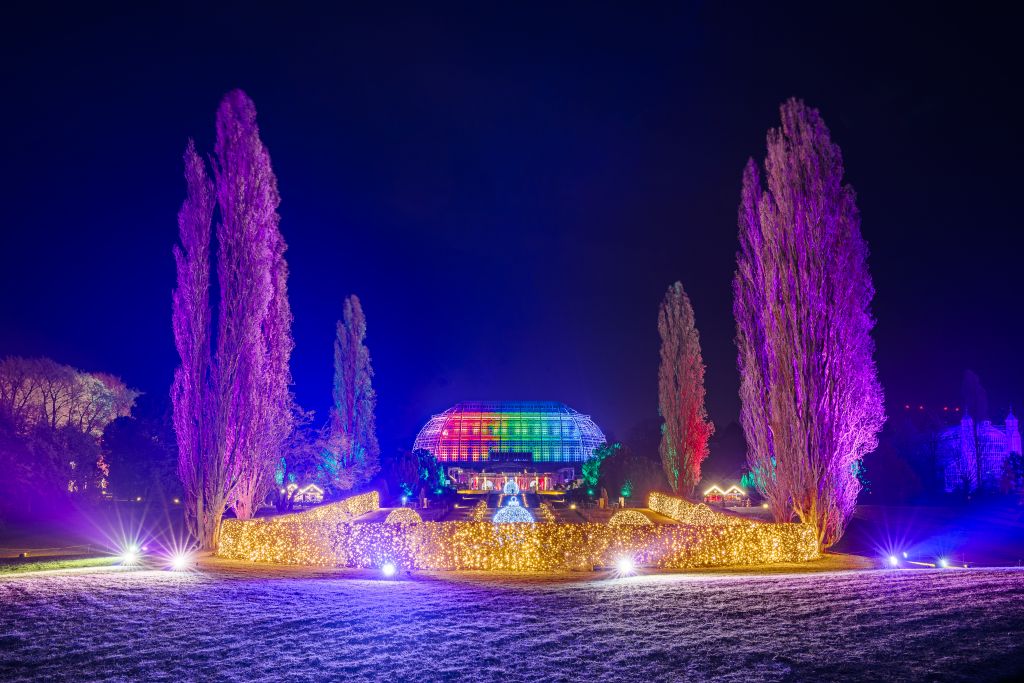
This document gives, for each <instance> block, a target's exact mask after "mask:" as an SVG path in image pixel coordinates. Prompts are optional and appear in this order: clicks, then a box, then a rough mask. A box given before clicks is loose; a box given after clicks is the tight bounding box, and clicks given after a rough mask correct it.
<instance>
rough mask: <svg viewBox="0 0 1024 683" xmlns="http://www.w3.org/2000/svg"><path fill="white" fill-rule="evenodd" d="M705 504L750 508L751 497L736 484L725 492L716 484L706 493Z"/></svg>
mask: <svg viewBox="0 0 1024 683" xmlns="http://www.w3.org/2000/svg"><path fill="white" fill-rule="evenodd" d="M704 502H705V503H707V504H709V505H711V504H715V505H724V506H726V507H750V496H748V495H747V492H746V491H744V490H743V489H741V488H740V487H739V486H736V485H735V484H733V485H732V486H730V487H729V488H727V489H724V490H723V489H722V488H721V487H720V486H718V485H717V484H716V485H714V486H712V487H711V488H709V489H708V490H707V491H705V492H704Z"/></svg>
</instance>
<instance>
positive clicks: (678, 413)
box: [658, 282, 715, 496]
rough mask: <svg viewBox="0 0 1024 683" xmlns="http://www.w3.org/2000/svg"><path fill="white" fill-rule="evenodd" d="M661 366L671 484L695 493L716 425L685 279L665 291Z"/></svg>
mask: <svg viewBox="0 0 1024 683" xmlns="http://www.w3.org/2000/svg"><path fill="white" fill-rule="evenodd" d="M658 333H659V334H660V335H661V366H660V367H659V369H658V408H659V410H660V412H661V416H662V419H663V420H664V421H665V422H664V424H663V425H662V429H661V444H660V446H659V449H658V450H659V452H660V453H661V464H662V467H664V469H665V476H666V477H668V482H669V484H670V485H671V486H672V490H673V491H675V492H676V493H678V494H681V495H684V496H692V495H693V488H694V487H695V486H696V485H697V482H698V481H700V466H701V463H702V462H703V461H704V459H705V458H706V457H707V456H708V440H709V439H710V438H711V434H712V433H713V432H714V430H715V426H714V424H713V423H712V422H711V421H710V420H709V419H708V414H707V409H706V408H705V406H704V359H703V356H702V355H701V351H700V334H699V333H698V332H697V327H696V326H695V323H694V317H693V306H692V305H691V304H690V297H688V296H687V295H686V291H685V290H684V289H683V285H682V283H680V282H677V283H675V284H674V285H672V286H671V287H669V288H668V291H667V292H665V298H664V299H663V300H662V302H661V308H660V309H659V311H658Z"/></svg>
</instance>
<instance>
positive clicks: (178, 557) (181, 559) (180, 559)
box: [171, 553, 189, 572]
mask: <svg viewBox="0 0 1024 683" xmlns="http://www.w3.org/2000/svg"><path fill="white" fill-rule="evenodd" d="M188 565H189V556H188V555H187V554H186V553H175V554H174V556H173V557H171V569H173V570H174V571H176V572H180V571H184V570H185V569H186V568H188Z"/></svg>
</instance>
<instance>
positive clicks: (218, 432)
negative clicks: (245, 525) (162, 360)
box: [172, 90, 293, 548]
mask: <svg viewBox="0 0 1024 683" xmlns="http://www.w3.org/2000/svg"><path fill="white" fill-rule="evenodd" d="M213 169H214V182H213V183H210V181H209V180H208V179H207V178H206V173H205V170H204V167H203V164H202V161H201V160H200V159H199V157H198V155H197V154H196V153H195V150H194V147H193V146H192V145H191V144H190V146H189V149H188V150H187V151H186V179H187V181H188V183H189V195H188V197H187V198H186V201H185V204H184V205H183V206H182V211H181V214H180V215H179V228H180V230H181V240H182V247H183V248H182V249H179V250H177V251H176V258H177V263H178V288H177V289H176V290H175V295H174V312H173V321H174V328H175V338H176V341H177V342H178V351H179V354H180V355H181V358H182V366H181V367H180V368H179V370H178V374H176V377H175V384H174V388H173V389H172V398H173V401H174V409H175V429H176V432H177V433H178V441H179V447H181V446H182V445H184V446H185V447H184V448H182V449H181V454H180V456H179V458H180V463H179V470H180V473H181V476H182V482H183V484H184V486H185V490H186V503H187V504H188V506H189V507H188V508H187V516H188V517H189V518H190V519H191V518H194V520H195V521H194V522H190V530H191V531H193V532H194V534H195V535H196V537H197V539H198V540H199V542H200V544H201V545H202V546H203V547H204V548H210V547H214V546H215V545H216V542H217V535H218V532H219V528H220V519H221V516H222V514H223V512H224V510H225V509H226V508H227V507H231V508H233V509H234V511H235V514H236V515H237V516H238V517H240V518H243V519H244V518H247V517H250V516H252V515H253V514H254V513H255V511H256V508H257V507H258V506H259V504H260V503H261V502H262V501H263V499H264V498H265V497H266V495H267V493H268V492H269V489H270V486H271V485H272V482H273V469H274V464H275V461H276V458H277V457H278V456H279V453H280V448H281V445H282V443H283V442H284V441H285V439H286V438H287V437H288V435H289V433H290V431H291V419H292V418H291V415H292V413H291V410H290V400H289V394H288V388H289V384H290V383H291V375H290V372H289V365H288V364H289V359H290V356H291V351H292V347H293V343H292V337H291V310H290V308H289V306H288V299H287V277H288V266H287V263H286V262H285V260H284V252H285V249H286V245H285V243H284V239H283V238H282V236H281V233H280V230H279V221H280V218H279V216H278V214H277V207H278V204H279V203H280V196H279V195H278V192H277V179H276V178H275V176H274V173H273V171H272V170H271V166H270V156H269V154H268V153H267V150H266V148H265V147H264V146H263V143H262V142H261V140H260V137H259V129H258V127H257V126H256V109H255V107H254V106H253V103H252V101H251V100H250V99H249V98H248V97H247V96H246V95H245V93H243V92H241V91H240V90H236V91H233V92H231V93H228V95H226V96H225V98H224V100H223V101H222V102H221V106H220V108H219V109H218V111H217V142H216V148H215V155H214V159H213ZM213 198H215V199H216V208H217V214H218V219H219V220H218V223H217V229H216V235H217V285H218V293H219V300H218V315H217V334H216V344H215V347H214V348H213V349H212V350H211V337H212V333H211V331H210V325H211V323H210V319H211V315H210V301H209V290H210V286H209V270H210V269H209V251H210V235H211V230H210V223H211V222H212V213H213V201H212V199H213ZM200 330H201V331H202V332H201V333H200ZM204 358H205V359H206V360H205V361H204V360H203V359H204ZM179 413H180V415H179Z"/></svg>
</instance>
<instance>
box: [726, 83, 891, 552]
mask: <svg viewBox="0 0 1024 683" xmlns="http://www.w3.org/2000/svg"><path fill="white" fill-rule="evenodd" d="M780 113H781V118H782V126H781V127H780V128H776V129H772V130H770V131H769V132H768V154H767V157H766V158H765V164H764V165H765V180H766V185H764V186H762V181H761V174H760V172H759V169H758V167H757V165H756V164H755V163H754V161H753V160H750V161H749V162H748V163H747V167H746V169H745V171H744V174H743V191H742V200H741V203H740V208H739V239H740V251H739V253H738V254H737V270H736V275H735V278H734V280H733V293H734V303H733V312H734V314H735V316H736V344H737V348H738V351H739V356H738V365H739V371H740V399H741V403H742V406H741V413H740V418H741V422H742V424H743V429H744V432H745V434H746V439H747V448H748V450H747V462H748V465H749V466H750V468H751V471H752V473H753V475H754V478H755V480H756V482H757V485H758V488H759V490H760V492H761V493H762V495H763V496H765V498H766V500H767V501H768V503H769V505H770V507H771V509H772V511H773V513H774V515H775V517H776V519H777V520H780V521H782V520H788V519H790V518H791V516H792V515H793V514H795V515H796V516H797V517H798V518H799V519H800V520H801V521H803V522H805V523H807V524H810V525H811V526H813V527H814V529H815V531H816V533H817V537H818V541H819V545H820V546H821V547H822V548H827V547H829V546H831V545H832V544H834V543H835V542H836V541H837V540H839V538H840V537H841V536H842V534H843V531H844V530H845V528H846V523H847V521H848V520H849V517H850V515H851V514H852V512H853V508H854V506H855V504H856V500H857V494H858V492H859V491H860V488H861V484H860V481H859V479H858V477H857V473H858V469H859V468H860V466H861V461H862V459H863V457H864V456H865V455H866V454H868V453H870V452H871V451H872V450H874V448H875V447H876V446H877V444H878V432H879V430H880V429H881V427H882V424H883V422H884V421H885V414H884V407H883V393H882V387H881V385H880V384H879V382H878V374H877V370H876V368H875V362H874V358H873V356H874V342H873V340H872V338H871V330H872V328H873V327H874V319H873V318H872V316H871V311H870V303H871V299H872V297H873V296H874V287H873V286H872V283H871V276H870V274H869V272H868V266H867V254H868V250H867V244H866V243H865V242H864V239H863V238H862V237H861V234H860V215H859V213H858V211H857V206H856V203H855V196H854V192H853V189H852V188H851V187H850V186H849V185H848V184H844V183H843V163H842V154H841V153H840V150H839V147H838V146H836V145H835V144H833V143H832V141H831V139H830V136H829V131H828V128H826V127H825V123H824V121H822V119H821V116H820V115H819V114H818V111H817V110H815V109H812V108H809V107H807V106H805V105H804V103H803V102H802V101H800V100H796V99H791V100H789V101H787V102H786V103H784V104H783V105H782V107H781V108H780Z"/></svg>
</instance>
